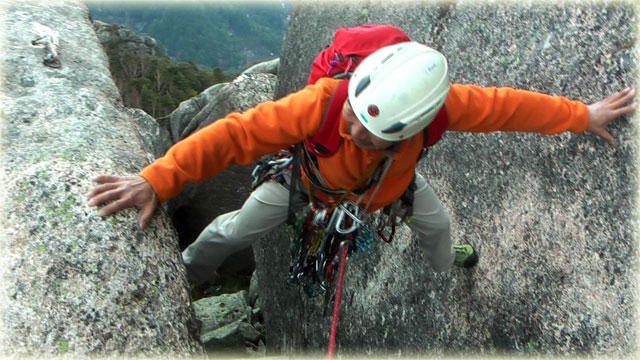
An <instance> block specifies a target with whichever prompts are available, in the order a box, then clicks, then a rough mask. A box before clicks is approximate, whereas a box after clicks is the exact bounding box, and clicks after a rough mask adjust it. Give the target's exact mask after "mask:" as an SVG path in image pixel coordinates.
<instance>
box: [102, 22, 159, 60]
mask: <svg viewBox="0 0 640 360" xmlns="http://www.w3.org/2000/svg"><path fill="white" fill-rule="evenodd" d="M92 23H93V28H94V29H95V32H96V35H97V36H98V40H99V41H100V43H101V44H102V45H103V46H109V45H113V46H116V47H117V48H118V52H119V53H120V55H122V54H123V53H124V52H125V51H127V52H130V53H133V54H136V55H156V54H157V53H158V43H157V41H156V39H154V38H152V37H151V36H148V35H141V34H138V33H136V32H135V31H133V30H131V29H129V28H128V27H126V26H124V25H119V24H109V23H106V22H103V21H100V20H93V21H92Z"/></svg>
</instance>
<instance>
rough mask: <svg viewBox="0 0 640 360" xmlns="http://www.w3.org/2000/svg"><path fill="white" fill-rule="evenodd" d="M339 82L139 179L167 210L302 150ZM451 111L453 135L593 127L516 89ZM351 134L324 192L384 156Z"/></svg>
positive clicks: (232, 122) (579, 110) (249, 115)
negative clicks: (193, 193)
mask: <svg viewBox="0 0 640 360" xmlns="http://www.w3.org/2000/svg"><path fill="white" fill-rule="evenodd" d="M339 81H340V80H334V79H329V78H325V79H320V80H319V81H318V82H317V83H316V84H315V85H310V86H307V87H305V88H304V89H302V90H300V91H298V92H295V93H293V94H290V95H288V96H286V97H284V98H282V99H280V100H278V101H268V102H264V103H262V104H259V105H258V106H256V107H255V108H252V109H249V110H247V111H246V112H244V113H242V114H239V113H232V114H229V115H228V116H227V117H226V118H223V119H220V120H218V121H215V122H214V123H212V124H210V125H208V126H206V127H204V128H202V129H200V130H199V131H197V132H195V133H193V134H191V135H190V136H189V137H187V138H185V139H183V140H182V141H180V142H178V143H176V144H175V145H174V146H173V147H171V149H169V151H168V152H167V154H166V155H165V156H164V157H162V158H159V159H157V160H156V161H155V162H154V163H153V164H151V165H149V166H147V167H146V168H144V169H143V170H142V172H141V173H140V175H141V176H142V177H143V178H145V179H146V180H147V181H148V182H149V183H150V184H151V186H153V188H154V190H155V192H156V194H157V195H158V198H159V200H160V201H161V202H163V201H166V200H167V199H169V198H171V197H174V196H176V195H178V193H180V191H181V190H182V188H183V186H184V184H185V182H186V181H191V182H195V181H202V180H205V179H207V178H209V177H211V176H214V175H216V174H217V173H219V172H220V171H222V170H224V169H225V168H226V167H227V166H228V165H229V164H231V163H236V164H249V163H251V162H252V161H254V160H256V159H258V158H260V157H261V156H264V155H267V154H270V153H273V152H275V151H278V150H280V149H283V148H287V147H289V146H290V145H292V144H296V143H299V142H302V141H303V140H304V139H306V138H308V137H311V136H313V135H314V134H315V133H316V132H317V131H318V129H319V128H320V124H321V122H322V116H323V114H324V110H325V108H326V107H327V104H328V103H329V98H330V97H331V94H332V92H333V90H334V89H335V87H336V86H337V84H338V83H339ZM445 107H446V109H447V113H448V117H449V126H448V128H447V130H452V131H466V132H490V131H527V132H539V133H544V134H556V133H560V132H563V131H572V132H576V133H578V132H583V131H585V130H586V128H587V125H588V121H589V114H588V111H587V107H586V106H585V105H584V104H583V103H581V102H577V101H570V100H569V99H567V98H564V97H557V96H556V97H552V96H547V95H543V94H538V93H533V92H528V91H523V90H514V89H511V88H480V87H477V86H473V85H460V84H452V85H451V90H450V91H449V95H448V96H447V99H446V101H445ZM345 128H346V126H345V123H344V120H343V119H340V135H341V136H342V137H343V138H344V141H343V143H342V145H341V146H340V147H339V149H338V150H337V151H336V153H335V154H334V155H332V156H331V157H328V158H318V166H319V169H320V172H321V174H322V176H323V178H324V180H325V182H326V184H327V185H328V186H329V187H331V188H335V189H347V188H349V187H351V186H352V185H353V183H355V182H356V181H357V180H358V178H359V177H360V174H362V173H363V172H364V171H365V170H366V169H367V167H368V165H369V164H370V163H371V162H372V161H374V159H375V158H376V155H377V153H378V152H377V151H374V152H370V151H364V150H361V149H359V148H357V147H356V146H355V145H354V144H353V142H351V139H350V136H349V135H347V134H346V132H345ZM422 137H423V132H420V133H418V134H417V135H416V136H414V137H413V138H411V139H407V140H404V141H402V143H401V144H400V147H399V150H398V152H397V153H395V155H394V156H393V157H394V162H393V164H392V165H391V167H390V169H389V171H388V173H387V175H386V177H385V178H384V179H383V181H382V184H381V186H380V189H379V190H378V192H377V194H376V196H375V199H373V201H372V203H371V205H370V207H369V211H375V210H376V209H379V208H381V207H384V206H386V205H388V204H390V203H392V202H393V201H395V200H396V199H398V198H399V197H400V196H401V195H402V194H403V193H404V191H405V190H406V188H407V186H408V185H409V183H410V181H411V178H412V176H413V173H414V171H415V166H416V159H417V158H418V154H419V153H420V151H421V149H422V144H423V139H422ZM372 188H373V187H372ZM372 192H373V189H370V191H369V192H368V194H367V195H366V196H365V198H364V199H363V202H362V203H363V204H368V202H369V196H370V194H371V193H372ZM350 198H352V199H355V197H354V196H351V197H350Z"/></svg>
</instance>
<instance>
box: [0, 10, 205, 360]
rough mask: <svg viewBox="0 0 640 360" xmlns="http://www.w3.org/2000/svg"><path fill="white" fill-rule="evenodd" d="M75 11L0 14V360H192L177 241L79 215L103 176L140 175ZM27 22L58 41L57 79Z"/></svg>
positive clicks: (83, 19) (100, 60) (158, 225)
mask: <svg viewBox="0 0 640 360" xmlns="http://www.w3.org/2000/svg"><path fill="white" fill-rule="evenodd" d="M88 15H89V14H88V11H87V8H86V6H85V5H84V3H83V2H80V1H78V2H76V1H65V2H52V3H45V2H22V1H8V2H7V1H5V2H2V4H0V27H1V29H2V31H1V32H2V34H3V37H2V38H0V43H1V45H2V48H3V49H4V50H3V51H2V52H1V53H0V67H1V68H2V69H3V70H4V73H3V75H2V82H3V92H2V94H0V109H1V112H0V126H1V127H2V130H1V132H2V142H1V143H0V146H1V150H2V151H1V153H2V156H3V158H2V159H1V160H0V207H1V208H2V211H1V212H0V213H2V215H3V216H2V217H1V218H0V247H1V250H2V254H3V256H2V266H0V277H1V281H0V284H1V286H0V297H1V298H2V300H1V301H0V317H1V321H0V324H1V325H0V354H2V355H3V356H9V357H24V356H34V357H51V356H54V355H65V354H66V355H70V356H74V357H82V356H89V355H91V356H127V357H128V356H137V355H146V356H159V355H166V354H170V355H172V356H189V355H194V354H201V353H202V345H201V343H200V341H199V339H198V338H197V323H196V321H195V316H194V312H193V308H192V307H191V302H190V298H189V293H188V291H187V280H186V272H185V269H184V266H183V265H182V258H181V256H180V252H179V248H178V240H177V235H176V232H175V230H174V229H173V227H172V226H171V223H170V221H169V219H168V218H167V216H166V215H163V214H162V213H161V214H158V215H157V216H156V217H155V218H154V221H153V222H152V224H151V226H150V228H149V229H147V230H145V231H141V230H140V229H139V228H138V226H137V217H138V211H137V210H135V209H130V210H126V211H122V212H120V213H118V214H116V215H114V216H109V217H107V218H101V217H100V216H98V214H97V210H96V208H94V207H89V206H88V204H87V198H86V194H87V192H88V191H89V190H90V189H91V188H92V187H93V185H94V184H93V183H92V181H91V179H92V178H93V177H95V176H96V175H99V174H114V175H134V174H136V173H138V172H139V171H140V169H142V168H143V167H144V166H145V165H146V164H147V157H146V153H145V151H144V150H143V144H142V142H141V141H140V140H139V138H138V136H137V134H136V129H135V127H134V122H133V119H132V117H131V116H130V114H129V113H128V112H127V111H126V109H125V108H124V107H123V106H122V104H121V103H120V102H119V100H118V99H119V94H118V90H117V88H116V87H115V85H114V83H113V81H112V80H111V75H110V73H109V69H108V65H107V59H106V57H105V55H104V52H103V50H102V48H101V46H100V43H99V41H98V39H97V38H96V35H95V33H94V31H93V28H92V25H91V23H90V21H89V19H88ZM32 22H37V23H39V24H41V25H44V26H48V27H49V28H51V29H52V30H53V31H55V32H56V33H57V34H58V36H59V41H60V46H59V49H58V50H59V56H60V63H61V65H62V66H61V67H60V68H50V67H47V66H45V65H44V64H43V59H44V56H46V53H45V49H44V48H42V47H35V46H32V45H31V41H32V40H33V39H34V37H35V33H34V31H33V24H32Z"/></svg>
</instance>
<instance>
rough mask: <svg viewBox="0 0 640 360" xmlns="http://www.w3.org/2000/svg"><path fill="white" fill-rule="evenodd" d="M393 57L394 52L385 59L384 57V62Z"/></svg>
mask: <svg viewBox="0 0 640 360" xmlns="http://www.w3.org/2000/svg"><path fill="white" fill-rule="evenodd" d="M392 57H393V53H391V54H389V55H387V57H385V58H384V59H382V64H384V63H386V62H387V60H389V59H391V58H392Z"/></svg>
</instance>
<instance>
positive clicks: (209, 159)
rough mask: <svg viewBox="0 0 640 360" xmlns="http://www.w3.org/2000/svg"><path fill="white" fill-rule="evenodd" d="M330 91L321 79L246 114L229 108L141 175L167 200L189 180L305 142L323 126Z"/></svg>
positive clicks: (202, 177) (161, 199) (330, 88)
mask: <svg viewBox="0 0 640 360" xmlns="http://www.w3.org/2000/svg"><path fill="white" fill-rule="evenodd" d="M331 90H332V87H331V86H328V83H327V82H323V81H320V82H318V83H317V84H316V85H312V86H307V87H305V88H304V89H302V90H300V91H298V92H296V93H293V94H291V95H289V96H286V97H284V98H282V99H280V100H278V101H275V102H274V101H268V102H264V103H261V104H259V105H258V106H256V107H255V108H251V109H249V110H247V111H246V112H244V113H242V114H240V113H231V114H229V115H227V117H226V118H223V119H220V120H217V121H215V122H213V123H211V124H209V125H208V126H206V127H204V128H202V129H200V130H198V131H196V132H195V133H193V134H191V135H190V136H188V137H187V138H185V139H183V140H181V141H180V142H177V143H176V144H175V145H173V146H172V147H171V148H170V149H169V151H167V153H166V154H165V156H163V157H162V158H159V159H157V160H156V161H155V162H154V163H152V164H151V165H149V166H147V167H146V168H144V169H143V170H142V172H141V173H140V176H142V177H143V178H144V179H145V180H147V181H148V182H149V183H150V184H151V186H152V187H153V188H154V190H155V192H156V194H157V195H158V198H159V200H160V201H161V202H163V201H165V200H167V199H169V198H171V197H174V196H176V195H178V194H179V193H180V191H181V190H182V188H183V187H184V184H185V182H186V181H191V182H195V181H202V180H205V179H207V178H209V177H211V176H214V175H216V174H218V173H219V172H220V171H222V170H224V169H225V168H226V167H227V166H228V165H229V164H231V163H235V164H249V163H251V162H252V161H254V160H256V159H258V158H260V157H261V156H264V155H266V154H269V153H272V152H275V151H278V150H280V149H283V148H287V147H288V146H290V145H293V144H296V143H298V142H301V141H302V140H304V139H305V138H307V137H308V136H310V135H312V134H314V133H315V132H316V131H317V130H318V128H319V127H320V123H321V121H322V114H323V111H324V107H325V106H326V104H327V103H328V100H329V98H330V96H331Z"/></svg>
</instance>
